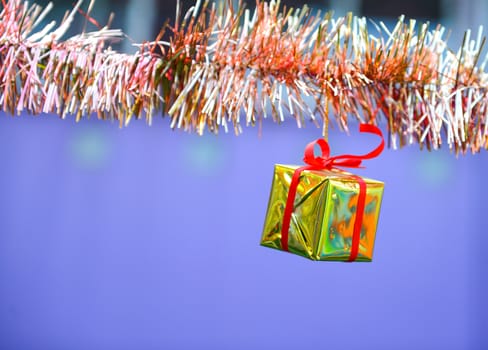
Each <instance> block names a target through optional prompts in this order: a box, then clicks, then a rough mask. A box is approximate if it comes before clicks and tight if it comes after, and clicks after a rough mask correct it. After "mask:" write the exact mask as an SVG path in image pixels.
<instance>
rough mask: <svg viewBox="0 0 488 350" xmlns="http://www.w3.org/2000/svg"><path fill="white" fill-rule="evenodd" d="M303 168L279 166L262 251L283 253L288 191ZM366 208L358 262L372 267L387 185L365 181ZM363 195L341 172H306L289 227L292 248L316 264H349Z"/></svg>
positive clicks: (275, 175) (299, 188)
mask: <svg viewBox="0 0 488 350" xmlns="http://www.w3.org/2000/svg"><path fill="white" fill-rule="evenodd" d="M297 168H298V166H291V165H280V164H277V165H275V172H274V176H273V185H272V188H271V195H270V199H269V204H268V211H267V214H266V221H265V224H264V231H263V236H262V238H261V245H263V246H266V247H270V248H275V249H279V250H282V246H281V225H282V222H283V214H284V211H285V205H286V199H287V196H288V189H289V188H290V183H291V179H292V176H293V173H294V171H295V169H297ZM363 180H364V181H365V182H366V186H367V189H366V203H365V211H364V216H363V222H362V227H361V238H360V242H359V254H358V256H357V258H356V260H355V261H371V260H372V258H373V248H374V242H375V238H376V227H377V223H378V217H379V211H380V205H381V199H382V196H383V188H384V184H383V183H382V182H380V181H376V180H371V179H366V178H363ZM358 194H359V184H358V182H357V180H356V179H355V178H354V177H353V176H352V175H351V174H348V173H346V172H342V171H339V170H305V171H303V172H302V174H301V176H300V182H299V184H298V187H297V194H296V198H295V205H294V210H293V214H292V217H291V222H290V229H289V239H288V246H289V251H290V252H291V253H295V254H298V255H301V256H304V257H306V258H309V259H312V260H336V261H347V260H348V259H349V255H350V252H351V242H352V234H353V229H354V221H355V219H356V204H357V199H358Z"/></svg>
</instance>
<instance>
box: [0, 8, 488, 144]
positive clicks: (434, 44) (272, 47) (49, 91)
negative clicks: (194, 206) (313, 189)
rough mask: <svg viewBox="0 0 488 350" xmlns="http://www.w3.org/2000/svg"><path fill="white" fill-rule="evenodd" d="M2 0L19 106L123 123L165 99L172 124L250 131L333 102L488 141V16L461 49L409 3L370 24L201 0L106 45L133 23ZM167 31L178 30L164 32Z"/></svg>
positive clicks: (6, 68)
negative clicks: (152, 27)
mask: <svg viewBox="0 0 488 350" xmlns="http://www.w3.org/2000/svg"><path fill="white" fill-rule="evenodd" d="M2 2H3V10H2V12H1V13H0V108H2V109H3V111H5V112H9V113H11V114H14V115H15V114H20V113H22V112H23V111H27V112H29V113H32V114H40V113H56V114H58V115H59V116H61V117H62V118H65V117H66V116H67V115H68V114H70V115H75V116H76V120H77V121H78V120H80V119H81V118H82V117H84V116H90V115H92V114H96V115H97V116H98V118H100V119H112V120H117V121H118V122H119V123H120V126H124V125H127V124H129V122H130V121H131V119H132V118H135V119H139V118H141V117H143V116H145V118H146V120H147V122H148V123H151V120H152V118H153V116H154V114H155V113H156V112H158V111H159V112H161V113H162V114H163V115H169V118H171V127H172V128H178V129H183V130H186V131H195V132H197V133H198V134H202V133H204V132H205V130H208V131H211V132H214V133H217V132H218V131H219V130H222V129H223V130H224V131H226V132H227V131H228V129H229V128H231V129H233V130H234V131H235V132H236V133H240V132H241V131H242V125H246V126H247V125H256V124H260V123H261V122H262V121H263V118H267V117H271V118H272V119H273V120H274V121H276V122H278V123H281V122H283V121H284V120H285V117H286V116H292V117H293V118H294V119H295V120H296V123H297V125H298V127H302V126H304V125H305V124H306V123H307V121H308V120H311V121H313V122H314V123H315V124H317V125H319V126H320V125H321V124H322V125H324V128H325V125H327V123H328V120H329V117H330V116H333V117H334V118H335V120H336V122H337V124H338V126H339V127H340V128H341V129H342V130H347V128H348V122H349V119H350V118H351V116H352V117H353V118H356V119H357V120H359V121H360V122H362V123H369V124H379V123H381V121H384V122H385V124H386V125H387V128H388V130H389V133H390V144H391V146H392V147H394V148H396V147H398V146H403V145H406V144H413V143H418V144H419V145H420V146H421V147H424V146H425V147H426V148H427V149H429V150H430V149H438V148H439V147H440V146H441V145H442V144H443V143H447V145H448V146H449V148H450V149H452V150H454V151H455V153H456V154H457V153H465V152H467V151H468V150H471V151H472V152H479V151H480V150H481V149H482V148H484V149H487V148H488V122H487V121H488V96H487V87H488V74H487V73H486V72H485V66H486V62H487V59H486V58H485V59H484V60H483V59H482V58H481V57H480V55H481V52H482V50H483V46H484V43H485V38H483V37H482V34H481V30H480V32H479V33H478V34H477V35H476V36H475V37H474V38H472V35H471V32H470V31H467V32H466V34H465V36H464V40H463V43H462V45H461V48H460V49H459V50H458V51H457V52H453V51H451V50H449V48H448V47H447V45H446V39H445V38H444V36H445V29H444V28H443V27H441V26H437V27H435V28H434V29H429V25H428V24H421V25H416V22H415V21H414V20H411V21H409V22H406V21H405V20H404V18H403V17H401V18H400V19H399V21H398V23H397V24H396V26H395V27H394V28H393V29H392V30H389V29H388V28H387V27H386V26H385V25H384V24H383V23H380V24H378V25H375V26H376V30H377V32H378V34H377V35H372V34H371V33H369V32H368V26H367V20H366V19H365V18H359V17H355V16H352V15H347V16H345V17H341V18H336V19H335V18H332V17H331V15H330V14H328V13H327V14H324V15H322V14H321V13H320V12H317V13H315V14H313V13H312V12H311V11H310V9H309V8H307V7H306V6H305V7H303V8H301V9H286V8H282V7H280V4H279V2H275V1H271V2H264V1H261V0H258V1H257V2H256V8H255V10H253V11H251V10H248V9H245V8H244V6H243V5H242V4H239V5H238V6H236V7H233V6H231V5H226V4H222V3H223V2H222V3H220V4H219V5H218V6H217V5H216V4H214V3H209V2H204V3H203V2H201V1H199V0H198V1H197V3H196V4H195V6H193V7H192V8H191V9H190V10H189V11H188V12H187V13H186V14H185V15H182V14H181V13H179V11H177V12H178V13H177V14H176V21H175V24H174V25H173V26H170V25H169V24H168V25H165V26H164V27H163V29H162V30H161V33H160V34H159V35H158V37H157V38H156V40H154V41H152V42H147V43H143V44H140V45H138V47H139V50H138V52H137V53H136V54H133V55H129V54H123V53H118V52H115V51H113V50H112V49H111V48H110V47H109V46H107V43H110V42H111V41H113V40H120V39H121V38H122V37H123V34H122V32H121V31H119V30H112V29H108V27H103V28H100V29H99V30H97V31H94V32H89V33H82V34H80V35H77V36H75V37H72V38H69V39H67V40H61V38H62V37H63V35H64V34H65V32H66V30H67V29H68V27H69V25H70V23H71V21H72V20H73V17H74V16H75V15H76V13H77V12H82V11H81V10H80V9H79V8H80V5H81V1H79V2H78V3H77V4H76V5H75V7H74V9H73V11H72V12H71V13H69V15H68V16H66V17H65V19H64V20H63V21H62V23H61V24H60V25H59V26H58V27H56V26H55V23H54V22H51V23H49V24H47V25H46V26H45V27H44V28H42V29H40V30H38V31H35V30H36V29H37V27H38V25H39V24H40V23H41V22H42V21H43V19H44V18H45V17H46V14H47V12H48V11H49V9H50V8H49V7H47V8H46V9H44V10H43V9H42V8H41V7H40V6H38V5H32V6H29V5H28V4H27V3H25V2H21V1H20V0H9V1H5V0H3V1H2ZM91 5H92V4H90V7H91ZM82 13H83V12H82ZM85 16H86V17H87V19H90V20H91V18H90V17H89V16H88V15H87V14H85ZM92 21H93V20H92ZM167 32H169V36H170V39H169V41H163V40H161V38H163V37H165V34H167Z"/></svg>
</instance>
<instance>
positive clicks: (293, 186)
mask: <svg viewBox="0 0 488 350" xmlns="http://www.w3.org/2000/svg"><path fill="white" fill-rule="evenodd" d="M359 131H360V132H362V133H370V134H375V135H378V136H379V137H381V143H380V145H379V146H378V147H376V148H375V149H374V150H373V151H371V152H369V153H367V154H364V155H350V154H344V155H340V156H334V157H331V156H330V148H329V144H328V143H327V141H325V140H324V139H318V140H315V141H313V142H310V143H309V144H308V145H307V147H306V148H305V156H304V158H303V161H304V162H305V163H306V164H307V165H305V166H302V167H300V168H298V169H296V170H295V172H294V173H293V177H292V179H291V183H290V189H289V191H288V197H287V199H286V206H285V213H284V214H283V225H282V226H281V247H282V248H283V250H284V251H288V231H289V229H290V220H291V214H292V213H293V209H294V204H295V197H296V193H297V187H298V183H299V181H300V174H301V173H302V172H303V171H304V170H324V169H327V170H331V169H339V170H340V168H360V167H361V163H362V161H363V160H365V159H371V158H375V157H377V156H378V155H379V154H380V153H381V152H382V151H383V149H384V148H385V141H384V139H383V134H382V133H381V130H380V129H378V128H377V127H376V126H374V125H369V124H360V125H359ZM315 145H318V146H319V147H320V150H321V151H322V155H321V156H318V157H315V155H314V147H315ZM352 176H353V177H354V178H355V179H356V180H357V181H358V183H359V195H358V203H357V205H356V219H355V221H354V230H353V234H352V244H351V253H350V255H349V260H348V261H354V260H356V258H357V256H358V251H359V240H360V238H361V226H362V224H363V215H364V208H365V206H366V183H365V182H364V180H363V179H362V178H361V177H359V176H357V175H352Z"/></svg>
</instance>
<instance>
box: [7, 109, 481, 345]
mask: <svg viewBox="0 0 488 350" xmlns="http://www.w3.org/2000/svg"><path fill="white" fill-rule="evenodd" d="M353 128H355V127H353ZM351 134H352V135H351V136H350V137H349V136H347V134H345V133H340V132H338V131H337V130H333V131H332V132H331V138H330V143H331V146H332V152H333V153H334V154H338V153H344V152H356V153H364V152H365V151H366V150H369V149H370V148H372V147H373V146H374V145H375V144H376V142H377V140H376V138H375V137H374V136H367V135H366V136H361V137H359V136H358V134H357V132H355V131H354V132H352V133H351ZM317 137H320V130H318V129H316V128H315V127H313V126H312V125H309V126H307V128H306V129H297V128H296V126H295V125H294V123H293V122H292V121H290V122H288V123H286V124H285V125H282V126H277V125H273V124H271V123H265V125H264V128H263V133H262V136H261V137H260V136H259V135H258V129H257V128H246V129H244V135H241V136H239V137H235V136H234V135H232V134H229V135H225V134H221V135H219V136H218V137H215V136H213V135H206V136H203V137H199V136H196V135H189V134H186V133H183V132H180V131H171V130H170V129H169V127H168V120H167V119H165V120H161V119H158V120H157V121H156V122H155V123H154V125H153V126H152V127H148V126H146V125H145V124H144V122H142V121H138V122H133V123H132V124H131V125H130V126H129V127H128V128H125V129H119V128H118V126H117V125H116V123H110V122H102V121H97V120H90V121H87V120H85V121H82V122H80V123H79V124H75V122H74V121H73V120H72V119H69V120H65V121H61V120H59V119H58V118H57V117H55V116H51V115H48V116H46V115H44V116H41V117H36V118H34V117H29V116H22V117H20V118H18V117H15V118H13V117H10V116H7V115H5V114H1V115H0V149H1V151H0V166H1V172H0V196H1V197H0V349H2V350H3V349H73V350H76V349H281V350H285V349H334V348H339V349H348V348H353V349H357V348H361V349H486V348H488V337H487V335H486V334H485V333H484V331H485V330H486V329H487V325H488V324H487V323H488V316H487V315H486V310H488V306H487V301H486V295H487V293H488V283H487V273H486V269H485V267H486V263H485V261H486V259H485V257H484V250H485V248H484V247H486V246H487V243H488V236H487V235H486V228H485V225H484V223H483V219H484V216H485V215H486V214H485V212H486V210H485V202H484V201H485V200H486V198H487V194H488V191H487V186H486V184H485V182H484V181H485V178H486V174H487V170H488V169H487V165H486V164H487V162H486V161H487V159H488V158H487V153H486V152H483V153H481V154H478V155H476V156H471V155H468V156H465V157H461V158H459V159H456V158H455V156H454V155H452V154H449V152H448V151H447V150H444V151H439V152H435V153H428V152H424V151H422V152H420V151H419V150H418V147H417V146H416V145H413V146H410V147H408V148H405V149H402V150H400V151H394V150H392V149H388V150H386V151H385V152H384V153H383V155H382V156H381V157H380V158H378V159H375V160H371V161H368V162H367V164H366V166H367V169H365V170H360V171H358V172H357V173H358V174H361V175H364V176H369V177H372V178H375V179H380V180H383V181H385V183H386V189H385V195H384V199H383V206H382V212H381V216H380V222H379V228H378V235H377V241H376V247H375V257H374V262H373V263H357V264H344V263H327V262H326V263H324V262H311V261H308V260H306V259H303V258H300V257H298V256H293V255H289V254H285V253H282V252H278V251H275V250H271V249H267V248H264V247H260V246H259V239H260V235H261V230H262V226H263V222H264V216H265V212H266V206H267V200H268V195H269V190H270V185H271V177H272V172H273V164H274V163H295V164H296V163H300V161H301V158H302V151H303V148H304V146H305V145H306V143H307V142H309V141H311V140H312V139H315V138H317Z"/></svg>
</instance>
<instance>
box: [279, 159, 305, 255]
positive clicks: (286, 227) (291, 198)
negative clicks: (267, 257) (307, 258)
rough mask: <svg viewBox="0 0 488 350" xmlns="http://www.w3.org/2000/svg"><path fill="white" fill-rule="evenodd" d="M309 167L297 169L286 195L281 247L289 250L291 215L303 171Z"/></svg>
mask: <svg viewBox="0 0 488 350" xmlns="http://www.w3.org/2000/svg"><path fill="white" fill-rule="evenodd" d="M305 169H308V166H303V167H300V168H298V169H296V170H295V172H294V173H293V177H292V178H291V183H290V188H289V190H288V196H287V197H286V205H285V212H284V214H283V223H282V225H281V248H282V249H283V250H284V251H286V252H288V251H289V250H288V237H289V233H288V232H289V231H290V221H291V215H292V214H293V209H294V206H295V197H296V194H297V187H298V183H299V182H300V175H301V173H302V171H304V170H305Z"/></svg>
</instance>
